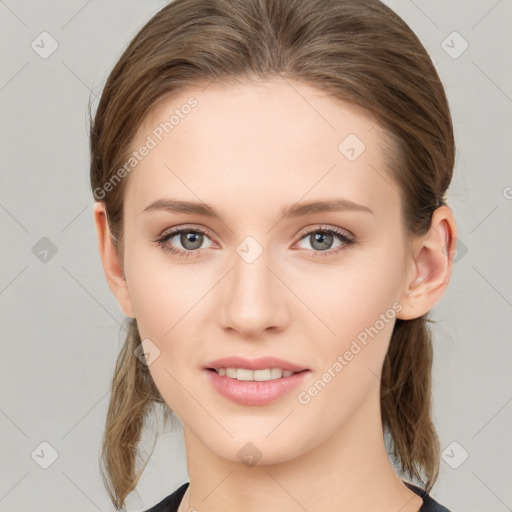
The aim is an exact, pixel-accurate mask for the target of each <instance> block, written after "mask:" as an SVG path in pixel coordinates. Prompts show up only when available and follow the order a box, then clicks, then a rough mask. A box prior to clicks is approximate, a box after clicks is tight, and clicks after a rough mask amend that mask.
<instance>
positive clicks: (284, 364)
mask: <svg viewBox="0 0 512 512" xmlns="http://www.w3.org/2000/svg"><path fill="white" fill-rule="evenodd" d="M205 368H214V369H219V368H246V369H247V370H265V369H266V368H280V369H281V370H291V371H292V372H301V371H302V370H307V368H305V367H304V366H300V365H298V364H295V363H291V362H290V361H286V360H284V359H280V358H278V357H273V356H264V357H258V358H257V359H247V358H245V357H241V356H230V357H223V358H221V359H216V360H215V361H211V362H210V363H208V364H207V365H206V366H205Z"/></svg>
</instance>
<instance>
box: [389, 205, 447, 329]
mask: <svg viewBox="0 0 512 512" xmlns="http://www.w3.org/2000/svg"><path fill="white" fill-rule="evenodd" d="M456 240H457V226H456V223H455V218H454V216H453V213H452V212H451V210H450V209H449V208H448V207H447V206H444V205H443V206H440V207H439V208H437V210H435V211H434V213H433V215H432V222H431V226H430V229H429V231H428V232H427V233H426V234H425V235H423V236H422V237H421V238H418V239H416V240H415V241H414V243H413V255H412V257H413V262H412V269H413V276H412V279H411V276H410V275H408V277H407V281H406V282H405V284H404V286H405V289H404V292H403V294H402V297H401V304H402V306H403V308H402V310H401V311H400V313H399V314H397V318H399V319H402V320H411V319H413V318H418V317H420V316H422V315H424V314H425V313H428V312H429V311H430V310H431V309H432V308H433V307H434V306H435V305H436V303H437V302H438V301H439V300H440V299H441V297H442V296H443V294H444V292H445V290H446V287H447V286H448V283H449V281H450V277H451V273H452V267H453V254H454V251H455V244H456Z"/></svg>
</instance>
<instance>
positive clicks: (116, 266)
mask: <svg viewBox="0 0 512 512" xmlns="http://www.w3.org/2000/svg"><path fill="white" fill-rule="evenodd" d="M93 211H94V223H95V226H96V235H97V239H98V250H99V253H100V259H101V264H102V266H103V271H104V273H105V278H106V280H107V284H108V287H109V288H110V291H111V292H112V293H113V294H114V296H115V297H116V299H117V302H118V304H119V307H120V308H121V311H122V312H123V313H124V314H125V315H126V316H127V317H129V318H135V314H134V312H133V308H132V305H131V301H130V295H129V291H128V285H127V282H126V278H125V273H124V269H123V267H122V264H121V262H120V260H119V256H118V254H117V251H116V248H115V246H114V242H113V241H112V236H111V233H110V229H109V226H108V222H107V214H106V212H105V206H104V204H103V203H102V202H100V201H97V202H95V204H94V210H93Z"/></svg>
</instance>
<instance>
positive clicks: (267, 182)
mask: <svg viewBox="0 0 512 512" xmlns="http://www.w3.org/2000/svg"><path fill="white" fill-rule="evenodd" d="M453 165H454V139H453V130H452V124H451V118H450V111H449V107H448V104H447V100H446V96H445V93H444V90H443V87H442V84H441V82H440V80H439V77H438V75H437V73H436V70H435V68H434V66H433V64H432V62H431V60H430V58H429V57H428V55H427V53H426V51H425V49H424V48H423V46H422V45H421V43H420V42H419V40H418V39H417V37H416V36H415V35H414V33H413V32H412V31H411V30H410V28H409V27H408V26H407V25H406V24H405V23H404V21H403V20H401V19H400V18H399V17H398V16H397V15H396V14H395V13H394V12H392V11H391V10H390V9H389V8H387V7H386V6H385V5H384V4H382V3H380V2H379V1H377V0H364V1H361V0H308V1H303V0H213V1H212V0H176V1H174V2H173V3H171V4H169V5H167V6H166V7H164V8H163V9H162V10H161V11H160V12H158V13H157V14H156V15H155V16H154V17H153V18H152V19H151V20H150V21H149V22H148V23H147V24H146V25H145V26H144V27H143V28H142V29H141V30H140V32H139V33H138V34H137V35H136V36H135V38H134V39H133V41H132V42H131V43H130V45H129V46H128V47H127V49H126V50H125V52H124V53H123V55H122V56H121V58H120V60H119V61H118V63H117V64H116V66H115V67H114V69H113V71H112V72H111V74H110V76H109V78H108V80H107V83H106V85H105V88H104V91H103V94H102V96H101V100H100V103H99V106H98V109H97V112H96V114H95V117H94V120H93V123H92V125H91V189H92V191H93V194H94V197H95V199H96V204H95V209H94V214H95V223H96V229H97V234H98V247H99V252H100V256H101V260H102V264H103V268H104V270H105V276H106V279H107V281H108V284H109V287H110V289H111V291H112V293H113V294H114V295H115V297H116V299H117V300H118V302H119V305H120V307H121V309H122V311H123V312H124V313H125V314H126V316H127V317H129V319H130V323H129V333H128V335H127V338H126V342H125V345H124V346H123V349H122V351H121V353H120V355H119V359H118V362H117V365H116V369H115V374H114V378H113V383H112V394H111V400H110V406H109V411H108V417H107V424H106V429H105V436H104V443H103V451H102V461H103V463H104V467H105V470H106V474H104V475H103V476H104V479H105V484H106V486H107V489H108V492H109V494H110V497H111V499H112V502H113V503H114V505H115V506H116V508H117V509H120V508H121V507H123V505H124V501H125V498H126V496H127V495H128V494H129V493H130V492H131V491H132V490H133V489H134V488H135V486H136V484H137V482H138V479H139V477H140V474H141V472H142V470H143V469H144V468H143V467H142V468H136V464H135V460H136V457H137V456H138V449H137V447H138V442H139V440H140V436H141V432H142V428H143V426H144V421H145V418H146V417H148V415H149V414H150V413H151V411H152V406H156V405H159V406H162V412H163V414H164V417H165V419H169V418H170V417H171V416H170V415H171V412H173V413H174V414H175V415H176V416H177V417H178V418H179V419H180V421H181V423H182V425H183V431H184V438H185V447H186V454H187V467H188V474H189V482H187V483H185V484H184V485H183V486H181V487H180V488H179V489H177V490H176V491H175V492H173V493H171V494H170V495H169V496H167V498H165V499H164V500H162V501H161V502H160V503H158V504H157V505H155V506H154V507H153V508H151V509H150V510H151V511H153V512H155V511H163V510H166V511H170V510H173V511H175V510H179V511H180V512H182V511H185V510H198V511H200V512H202V511H205V512H206V511H208V512H214V511H220V510H222V511H226V510H240V509H241V508H242V507H243V508H244V509H245V510H251V511H252V510H254V511H261V510H265V511H272V510H279V511H280V512H283V511H284V512H286V511H292V510H294V511H295V510H299V509H301V508H302V509H303V510H308V511H310V512H311V511H316V510H324V511H325V510H328V511H331V510H332V511H342V510H347V511H348V510H350V511H351V512H355V511H365V512H367V511H368V510H373V511H382V512H384V511H397V510H400V511H401V512H417V511H419V510H421V511H423V512H425V511H429V512H433V511H446V510H447V509H446V508H445V507H443V506H441V505H440V504H439V503H437V502H436V501H435V500H434V499H433V498H432V497H431V496H430V495H429V492H430V490H431V488H432V485H433V484H434V482H435V481H436V479H437V476H438V471H439V451H440V450H439V440H438V437H437V434H436V430H435V427H434V425H433V422H432V418H431V411H430V408H431V366H432V341H431V335H430V332H429V330H428V325H427V322H428V314H429V311H430V310H431V309H432V308H433V306H434V305H435V304H436V303H437V302H438V301H439V299H440V298H441V297H442V295H443V293H444V291H445V288H446V285H447V284H448V282H449V279H450V276H451V271H452V254H453V252H454V249H455V243H456V236H457V231H456V224H455V219H454V217H453V214H452V212H451V210H450V208H449V207H448V206H447V205H446V204H445V201H444V197H445V196H444V195H445V192H446V190H447V188H448V186H449V184H450V180H451V177H452V170H453ZM388 442H389V446H387V444H388ZM390 457H391V458H392V459H393V462H394V464H395V465H396V466H398V468H399V470H400V471H401V472H402V473H403V474H405V475H408V476H409V477H410V478H412V479H415V480H418V481H420V482H423V484H422V486H421V487H420V486H418V485H416V484H413V483H412V482H409V481H407V480H403V479H402V478H400V477H399V476H398V475H397V472H396V471H395V469H394V467H393V464H392V462H391V460H390Z"/></svg>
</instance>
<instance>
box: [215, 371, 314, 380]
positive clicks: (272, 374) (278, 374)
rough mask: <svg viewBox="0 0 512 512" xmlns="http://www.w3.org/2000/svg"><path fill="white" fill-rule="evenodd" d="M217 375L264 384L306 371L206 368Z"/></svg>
mask: <svg viewBox="0 0 512 512" xmlns="http://www.w3.org/2000/svg"><path fill="white" fill-rule="evenodd" d="M207 370H209V371H211V372H215V373H216V374H217V375H220V376H222V377H227V378H228V379H236V380H244V381H255V382H266V381H269V380H277V379H282V378H286V377H291V376H292V375H295V374H296V373H302V372H307V371H308V370H301V371H298V372H294V371H292V370H283V369H282V368H263V369H261V370H251V369H248V368H207Z"/></svg>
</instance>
